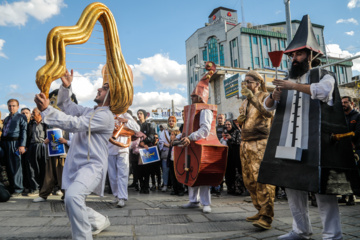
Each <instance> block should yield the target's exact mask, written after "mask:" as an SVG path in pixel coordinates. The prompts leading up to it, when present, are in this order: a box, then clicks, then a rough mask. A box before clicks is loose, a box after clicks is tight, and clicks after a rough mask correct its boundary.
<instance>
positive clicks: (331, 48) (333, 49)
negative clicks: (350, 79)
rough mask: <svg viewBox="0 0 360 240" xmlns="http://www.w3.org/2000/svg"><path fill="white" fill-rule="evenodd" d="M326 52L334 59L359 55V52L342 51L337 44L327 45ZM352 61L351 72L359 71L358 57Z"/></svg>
mask: <svg viewBox="0 0 360 240" xmlns="http://www.w3.org/2000/svg"><path fill="white" fill-rule="evenodd" d="M326 51H327V54H328V55H329V56H330V57H336V58H349V57H353V56H357V55H360V52H357V53H350V52H349V51H346V50H342V49H341V48H340V46H339V45H338V44H327V45H326ZM352 61H353V67H352V68H351V69H352V71H360V57H359V58H357V59H354V60H352Z"/></svg>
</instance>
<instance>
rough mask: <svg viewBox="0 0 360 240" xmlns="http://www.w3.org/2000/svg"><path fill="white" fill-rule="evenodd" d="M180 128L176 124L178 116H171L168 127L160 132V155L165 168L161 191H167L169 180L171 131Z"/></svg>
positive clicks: (163, 168)
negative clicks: (168, 162) (168, 159)
mask: <svg viewBox="0 0 360 240" xmlns="http://www.w3.org/2000/svg"><path fill="white" fill-rule="evenodd" d="M178 129H179V128H178V127H177V126H176V117H175V116H170V117H169V118H168V129H167V130H164V131H163V132H161V133H160V137H159V142H160V152H161V153H160V156H161V164H162V170H163V184H164V186H163V188H162V189H161V191H163V192H166V190H167V186H168V180H169V167H168V164H167V158H168V155H169V149H170V131H174V130H178Z"/></svg>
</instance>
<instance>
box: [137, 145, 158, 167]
mask: <svg viewBox="0 0 360 240" xmlns="http://www.w3.org/2000/svg"><path fill="white" fill-rule="evenodd" d="M139 153H140V158H141V161H142V164H148V163H153V162H157V161H160V157H159V152H158V149H157V147H156V146H154V147H149V149H148V150H146V149H145V148H141V149H139Z"/></svg>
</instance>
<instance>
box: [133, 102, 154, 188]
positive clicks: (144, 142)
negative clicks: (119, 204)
mask: <svg viewBox="0 0 360 240" xmlns="http://www.w3.org/2000/svg"><path fill="white" fill-rule="evenodd" d="M137 116H138V118H139V121H140V131H141V132H142V133H143V134H144V135H145V136H144V137H142V138H141V140H140V143H139V146H140V147H142V148H145V149H148V148H149V147H152V146H154V144H155V128H154V127H153V126H152V125H151V123H148V122H146V118H147V112H146V111H145V110H144V109H139V110H138V112H137ZM155 164H156V162H155V163H148V164H144V165H139V177H140V189H141V190H140V193H146V194H148V193H149V177H150V172H151V171H152V170H153V168H154V165H155Z"/></svg>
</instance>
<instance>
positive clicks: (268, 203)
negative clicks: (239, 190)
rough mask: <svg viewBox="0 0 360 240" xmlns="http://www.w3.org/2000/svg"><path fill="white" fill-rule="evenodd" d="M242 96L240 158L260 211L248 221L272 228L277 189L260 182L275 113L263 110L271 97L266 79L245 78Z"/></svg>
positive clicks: (253, 73)
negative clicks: (266, 100)
mask: <svg viewBox="0 0 360 240" xmlns="http://www.w3.org/2000/svg"><path fill="white" fill-rule="evenodd" d="M241 94H242V95H243V96H245V97H246V99H245V100H244V101H243V102H242V104H241V107H240V108H239V112H240V116H239V117H238V119H237V121H238V123H239V125H241V140H242V141H241V144H240V159H241V165H242V175H243V180H244V184H245V187H246V189H247V190H248V191H249V193H250V196H251V200H252V202H253V205H254V207H255V208H256V210H257V211H258V212H257V213H256V214H255V215H254V216H251V217H247V218H246V221H248V222H253V225H254V226H256V227H259V228H263V229H271V223H272V221H273V218H274V198H275V186H273V185H269V184H262V183H259V182H258V181H257V178H258V174H259V168H260V163H261V161H262V159H263V157H264V152H265V147H266V143H267V138H268V136H269V132H270V126H271V120H272V117H273V115H272V113H271V112H268V111H266V109H265V108H264V107H263V104H264V100H265V98H266V97H267V96H268V95H269V93H268V92H267V90H266V86H265V82H264V79H263V77H262V76H261V75H260V74H259V73H258V72H256V71H253V70H252V71H249V72H247V73H246V75H245V80H244V82H243V84H242V89H241Z"/></svg>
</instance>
